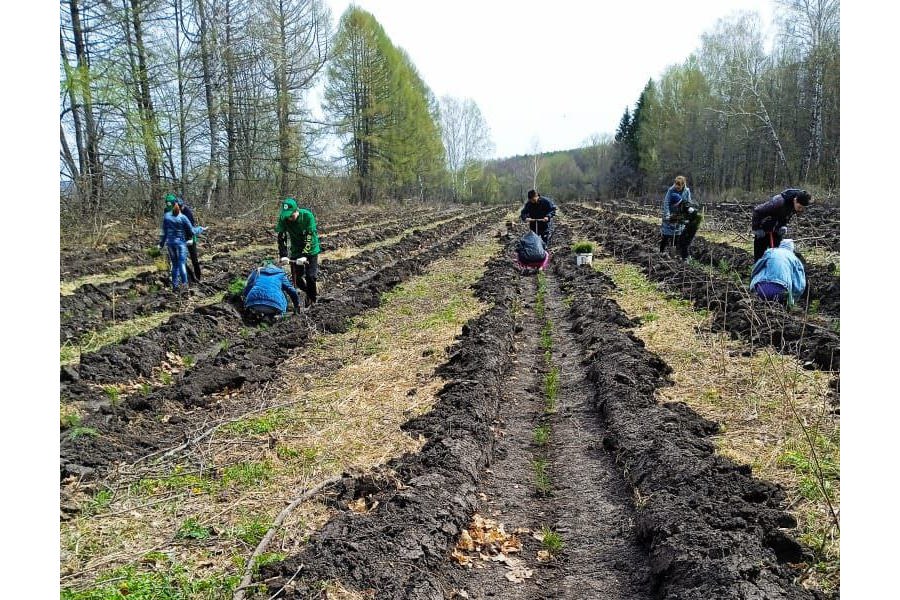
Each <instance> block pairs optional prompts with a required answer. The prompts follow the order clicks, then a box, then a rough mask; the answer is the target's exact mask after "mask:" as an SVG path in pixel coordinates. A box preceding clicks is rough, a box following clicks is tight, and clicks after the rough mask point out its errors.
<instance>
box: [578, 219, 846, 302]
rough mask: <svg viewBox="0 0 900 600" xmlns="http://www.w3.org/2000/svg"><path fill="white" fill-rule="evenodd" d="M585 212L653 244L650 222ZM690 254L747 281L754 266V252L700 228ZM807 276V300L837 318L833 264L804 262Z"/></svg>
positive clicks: (656, 234)
mask: <svg viewBox="0 0 900 600" xmlns="http://www.w3.org/2000/svg"><path fill="white" fill-rule="evenodd" d="M586 214H590V215H591V216H592V217H594V218H596V219H599V220H601V221H604V220H606V221H608V220H612V219H615V223H616V225H617V226H618V227H620V228H622V229H623V230H625V231H627V232H629V233H630V234H631V235H632V236H634V237H635V238H640V239H644V240H646V241H647V242H646V243H647V244H648V245H649V246H650V247H653V246H654V244H655V243H656V242H657V240H658V238H659V226H656V225H650V224H649V223H645V222H643V221H639V220H637V219H632V218H630V217H627V216H622V215H616V214H615V213H611V212H609V211H602V210H599V211H597V210H593V209H587V210H586ZM691 256H692V257H694V258H695V259H697V261H698V262H700V263H701V264H704V265H709V266H710V267H712V268H716V269H718V268H719V266H720V265H722V264H723V263H724V264H727V265H729V267H730V268H731V270H733V271H737V272H739V273H741V276H742V277H743V278H744V279H745V280H746V281H748V282H749V275H750V272H751V271H752V270H753V264H754V262H755V261H754V260H753V254H752V253H750V252H747V251H745V250H742V249H740V248H735V247H734V246H729V245H728V244H721V243H718V242H710V241H708V240H706V239H704V238H703V231H702V229H701V231H700V233H699V234H697V237H695V238H694V241H693V243H692V244H691ZM806 279H807V284H808V292H809V300H810V302H813V301H814V302H816V303H818V311H819V312H820V313H821V314H822V315H826V316H828V317H831V318H838V317H840V314H841V280H840V277H836V276H835V275H834V273H833V269H832V267H829V266H824V265H815V264H809V263H807V264H806Z"/></svg>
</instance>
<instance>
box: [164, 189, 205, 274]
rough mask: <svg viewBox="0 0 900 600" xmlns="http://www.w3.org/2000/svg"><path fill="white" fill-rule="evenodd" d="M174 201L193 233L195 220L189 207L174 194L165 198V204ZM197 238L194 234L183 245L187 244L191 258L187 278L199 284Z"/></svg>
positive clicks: (195, 224) (195, 227) (195, 226)
mask: <svg viewBox="0 0 900 600" xmlns="http://www.w3.org/2000/svg"><path fill="white" fill-rule="evenodd" d="M170 198H171V199H172V200H174V201H175V203H176V204H177V205H178V207H179V208H180V209H181V214H183V215H184V216H185V217H187V220H188V221H190V222H191V227H193V228H194V231H196V230H197V220H196V219H195V218H194V211H193V210H191V207H190V206H188V205H187V204H185V202H184V198H181V197H179V196H176V195H175V194H169V195H168V196H166V203H168V202H169V199H170ZM198 237H199V236H198V235H197V234H196V233H195V234H193V235H192V236H191V238H190V239H188V240H187V241H186V242H185V243H186V244H187V249H188V254H189V255H190V258H191V267H192V269H188V277H191V278H192V280H193V281H195V282H197V283H199V282H200V257H199V255H198V249H197V238H198Z"/></svg>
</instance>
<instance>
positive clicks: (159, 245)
mask: <svg viewBox="0 0 900 600" xmlns="http://www.w3.org/2000/svg"><path fill="white" fill-rule="evenodd" d="M163 246H165V244H158V245H157V246H156V247H157V248H159V249H160V250H162V249H163Z"/></svg>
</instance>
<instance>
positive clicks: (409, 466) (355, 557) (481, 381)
mask: <svg viewBox="0 0 900 600" xmlns="http://www.w3.org/2000/svg"><path fill="white" fill-rule="evenodd" d="M522 283H523V282H522V280H521V278H519V277H518V275H516V273H515V272H514V270H513V269H512V265H511V263H510V262H509V261H508V260H507V258H506V257H505V256H503V257H501V258H498V259H494V260H491V261H489V263H488V268H487V271H486V273H485V275H484V276H483V277H482V279H481V280H480V281H479V283H478V284H477V285H476V294H477V295H478V297H479V298H481V299H482V300H483V301H486V302H489V303H491V304H493V307H492V308H490V309H489V310H488V311H487V312H485V313H484V314H483V315H482V316H480V317H478V318H477V319H474V320H472V321H471V322H469V323H467V324H466V325H465V326H463V330H462V333H461V334H460V336H458V338H457V342H456V343H455V344H454V348H453V351H452V354H451V357H450V359H449V360H448V362H447V363H445V365H444V366H443V367H442V368H441V369H440V370H439V373H438V374H439V375H440V376H441V377H443V378H444V379H446V380H448V382H447V384H446V385H445V386H444V387H443V388H442V389H441V391H440V392H439V394H438V401H437V403H436V405H435V407H434V409H433V410H432V411H430V412H429V413H427V414H425V415H423V416H421V417H419V418H417V419H414V420H412V421H410V422H408V423H407V424H406V426H405V427H404V429H406V430H407V431H408V432H409V433H410V434H411V435H413V436H415V435H422V436H424V437H425V438H426V439H427V442H426V443H425V445H424V447H423V448H422V450H421V451H420V452H418V453H415V454H408V455H404V456H402V457H400V458H399V459H396V460H394V461H391V462H390V463H389V464H388V465H386V466H385V467H384V468H383V469H382V470H379V471H377V472H375V473H372V474H368V475H362V476H358V477H350V476H346V477H345V478H344V479H343V481H342V482H341V483H340V484H339V485H338V486H335V489H332V490H331V491H330V496H331V498H332V499H331V502H334V503H336V504H337V505H338V506H340V507H342V508H343V509H345V512H344V513H342V514H341V515H339V516H338V517H336V518H334V519H332V520H331V521H329V522H328V523H327V524H326V525H325V526H324V527H323V528H322V529H321V530H319V531H318V532H317V533H316V534H315V535H314V536H313V538H312V539H311V540H310V542H309V544H308V546H307V547H306V548H305V549H304V551H303V552H302V553H301V554H299V555H297V556H293V557H290V558H288V559H286V560H285V561H283V562H282V563H279V564H275V565H271V566H267V567H263V569H262V570H261V575H260V577H259V581H261V582H264V583H265V584H266V585H267V586H268V587H269V590H270V592H269V593H274V592H275V591H276V590H278V589H280V588H281V587H282V586H284V585H285V584H288V580H291V581H290V583H289V584H288V585H287V587H285V589H284V594H285V595H284V596H282V597H284V598H294V599H299V598H309V597H318V595H317V593H316V592H314V590H315V589H316V586H317V582H318V581H321V580H324V579H337V580H340V581H343V582H345V583H346V584H347V585H349V586H352V587H355V588H357V589H375V590H377V596H376V597H377V598H397V599H400V598H410V599H411V598H445V597H446V596H445V594H444V585H445V584H444V583H443V582H442V580H441V578H440V577H439V576H438V574H436V573H435V570H436V569H437V568H438V567H439V566H440V565H441V564H442V563H443V562H444V561H445V560H446V559H447V556H448V554H449V552H450V549H451V548H452V547H453V545H454V544H455V543H456V539H457V537H458V536H459V534H460V533H461V532H462V530H463V529H465V527H466V526H467V524H468V522H469V519H470V517H471V515H472V513H473V512H474V510H475V507H476V505H477V495H476V489H477V487H476V485H477V482H478V477H479V473H480V472H481V471H482V469H483V468H484V467H485V466H486V465H487V464H488V463H489V460H490V457H491V452H492V446H493V442H494V433H493V431H492V429H491V423H492V422H493V421H494V419H495V418H496V416H497V414H498V410H499V403H500V397H501V385H502V382H503V374H504V371H505V370H506V368H507V366H508V364H509V358H510V355H511V352H512V344H513V337H514V329H515V319H514V318H513V315H512V307H513V303H514V302H515V301H518V299H519V298H521V296H522V293H523V289H522ZM356 498H367V501H369V500H371V501H378V506H377V507H376V509H374V510H372V511H371V512H369V513H366V514H357V513H353V512H350V511H346V508H347V503H348V502H350V501H352V500H354V499H356ZM301 565H302V569H301ZM298 573H299V574H298ZM295 574H298V575H297V577H293V576H294V575H295Z"/></svg>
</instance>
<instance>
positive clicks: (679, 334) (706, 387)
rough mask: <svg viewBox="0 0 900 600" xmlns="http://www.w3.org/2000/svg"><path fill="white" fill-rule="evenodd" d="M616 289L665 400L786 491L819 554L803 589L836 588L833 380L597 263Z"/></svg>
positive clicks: (626, 270)
mask: <svg viewBox="0 0 900 600" xmlns="http://www.w3.org/2000/svg"><path fill="white" fill-rule="evenodd" d="M594 268H597V269H600V270H602V271H604V272H605V273H607V274H608V275H609V276H610V277H612V278H613V280H614V281H615V282H616V285H617V286H618V292H617V293H615V294H613V298H614V299H615V300H616V301H617V302H618V303H619V305H620V306H621V307H622V308H623V309H624V310H625V311H626V312H627V313H628V315H629V316H631V317H640V318H641V319H642V321H643V324H642V325H641V326H640V327H638V328H637V329H636V331H635V334H636V335H637V336H638V337H639V338H641V339H642V340H643V341H644V342H645V343H646V345H647V348H648V349H649V350H650V351H652V352H655V353H656V354H658V355H659V356H660V357H662V358H663V360H665V361H666V362H667V363H668V364H669V365H670V366H671V367H672V369H673V371H674V372H673V374H672V376H671V377H672V379H673V380H674V382H675V385H674V386H671V387H666V388H662V389H660V390H659V391H658V399H659V401H660V402H669V401H682V402H685V403H686V404H687V405H688V406H690V407H691V408H693V409H694V410H696V411H697V412H698V413H700V414H701V415H703V416H704V417H706V418H709V419H712V420H714V421H716V422H718V423H719V424H720V425H721V426H722V433H721V434H720V435H718V436H716V443H717V447H718V451H719V452H720V453H721V454H722V455H723V456H726V457H728V458H731V459H732V460H734V461H735V462H737V463H742V464H749V465H751V466H752V467H753V472H754V475H755V476H756V477H760V478H762V479H768V480H771V481H775V482H777V483H779V484H781V485H782V486H784V488H785V490H786V491H787V495H788V503H789V506H788V508H789V510H790V511H791V513H792V514H793V515H794V516H795V517H796V518H797V520H798V522H799V527H798V529H797V532H798V535H799V537H800V539H801V540H802V541H803V542H804V543H805V544H807V545H808V546H809V547H810V548H812V549H813V550H814V551H815V552H816V556H817V562H816V563H815V564H813V565H810V566H809V568H808V569H807V571H806V581H805V584H806V585H810V586H813V587H818V588H821V589H827V590H830V589H834V588H836V587H837V586H838V584H839V576H840V575H839V556H840V554H839V537H840V531H839V528H838V526H837V525H836V522H837V517H838V515H839V514H840V509H839V506H840V459H839V444H840V423H839V417H837V416H835V415H833V414H831V411H830V408H831V407H830V402H829V400H828V398H827V395H828V385H829V382H830V380H831V378H832V376H831V375H830V374H828V373H825V372H822V371H807V370H804V369H803V368H802V365H801V364H800V363H799V362H798V361H797V360H796V359H794V358H792V357H788V356H784V355H780V354H777V353H775V352H774V350H772V349H771V348H762V349H759V350H758V351H756V352H754V353H753V354H752V356H749V357H748V356H744V354H745V353H746V350H747V347H746V345H745V344H744V343H742V342H739V341H734V340H731V339H730V338H729V336H728V335H727V334H715V333H711V332H710V331H709V326H708V322H707V321H708V318H707V315H706V314H705V312H704V311H695V310H693V309H692V307H691V305H690V303H689V302H686V301H683V300H674V299H671V298H668V297H666V296H665V295H664V294H662V293H661V292H660V291H659V290H658V288H657V287H656V286H655V285H654V284H653V283H652V282H650V281H648V280H647V279H646V278H645V277H644V276H643V275H642V274H641V272H640V271H639V270H638V269H637V268H636V267H634V266H632V265H623V264H621V263H618V262H615V261H613V260H610V259H601V260H598V259H596V258H595V259H594Z"/></svg>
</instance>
